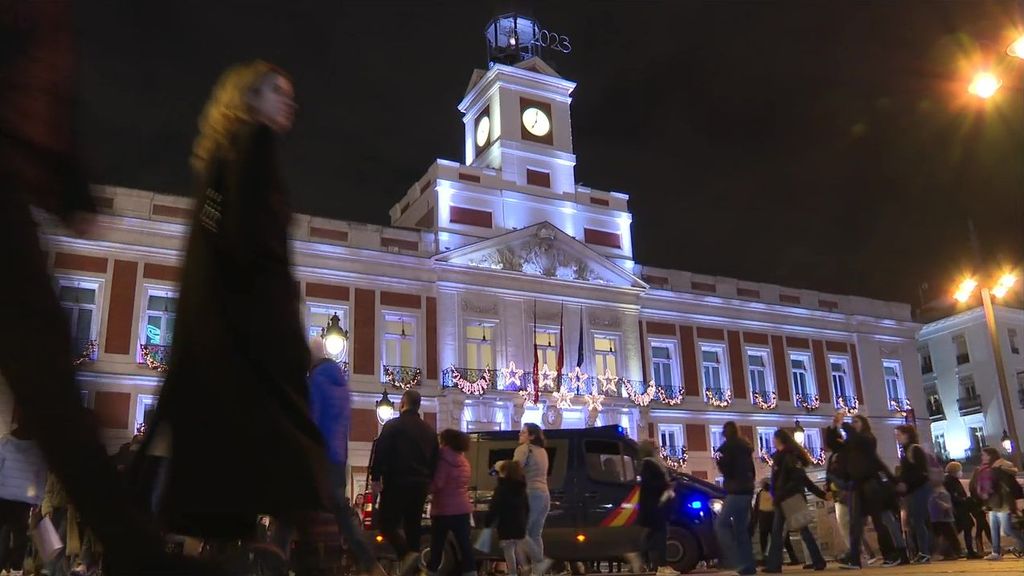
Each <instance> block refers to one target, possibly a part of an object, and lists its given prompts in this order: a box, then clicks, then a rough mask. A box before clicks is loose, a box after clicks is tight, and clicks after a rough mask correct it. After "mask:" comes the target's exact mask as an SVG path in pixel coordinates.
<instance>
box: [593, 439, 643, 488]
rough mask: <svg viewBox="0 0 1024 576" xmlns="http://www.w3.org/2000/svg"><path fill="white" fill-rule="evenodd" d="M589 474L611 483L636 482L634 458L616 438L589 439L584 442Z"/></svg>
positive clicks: (596, 478)
mask: <svg viewBox="0 0 1024 576" xmlns="http://www.w3.org/2000/svg"><path fill="white" fill-rule="evenodd" d="M583 447H584V457H585V459H586V464H587V474H588V475H589V476H590V478H591V479H592V480H596V481H598V482H607V483H609V484H632V483H634V482H636V471H635V470H634V468H633V459H632V458H631V457H630V456H628V455H626V454H624V453H623V450H622V443H620V442H616V441H615V440H587V441H586V442H584V443H583Z"/></svg>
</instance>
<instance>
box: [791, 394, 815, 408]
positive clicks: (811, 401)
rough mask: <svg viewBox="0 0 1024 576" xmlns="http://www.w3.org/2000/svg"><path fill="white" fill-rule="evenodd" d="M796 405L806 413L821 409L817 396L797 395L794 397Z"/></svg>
mask: <svg viewBox="0 0 1024 576" xmlns="http://www.w3.org/2000/svg"><path fill="white" fill-rule="evenodd" d="M796 405H797V407H799V408H803V409H804V410H806V411H808V412H813V411H815V410H817V409H818V408H820V407H821V398H819V397H818V395H817V394H813V395H809V397H805V396H804V395H803V394H799V395H797V397H796Z"/></svg>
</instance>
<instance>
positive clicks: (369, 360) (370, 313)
mask: <svg viewBox="0 0 1024 576" xmlns="http://www.w3.org/2000/svg"><path fill="white" fill-rule="evenodd" d="M376 300H377V294H376V292H374V291H373V290H368V289H365V288H356V302H355V306H354V308H355V310H354V311H353V314H352V319H353V321H354V322H353V327H354V328H355V330H354V331H355V337H354V338H353V342H352V344H353V346H352V373H353V374H364V375H371V376H372V375H373V374H376V373H377V366H376V360H375V357H376V354H375V353H374V346H375V343H376V341H377V305H376Z"/></svg>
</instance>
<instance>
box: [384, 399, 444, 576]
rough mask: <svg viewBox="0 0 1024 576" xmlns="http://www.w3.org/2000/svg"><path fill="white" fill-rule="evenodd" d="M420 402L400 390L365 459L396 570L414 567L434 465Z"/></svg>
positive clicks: (434, 449)
mask: <svg viewBox="0 0 1024 576" xmlns="http://www.w3.org/2000/svg"><path fill="white" fill-rule="evenodd" d="M421 402H422V399H421V398H420V393H419V392H417V391H415V390H407V391H406V392H405V394H403V395H402V402H401V403H400V404H399V406H398V409H399V412H400V413H399V416H398V418H395V419H394V420H391V421H390V422H388V423H387V424H385V425H384V428H383V429H382V430H381V432H380V436H379V437H378V438H377V442H376V443H375V444H374V447H373V461H372V462H371V463H370V480H371V481H372V482H373V491H374V492H375V493H377V494H380V512H379V513H380V516H379V520H380V527H381V534H383V535H384V538H385V539H386V540H387V541H388V542H390V543H391V547H392V548H394V549H395V553H396V554H397V555H398V558H400V559H401V561H402V565H401V570H400V571H401V573H408V572H409V571H410V570H412V569H414V568H415V567H416V566H417V562H418V560H419V554H418V552H419V549H420V524H421V522H422V518H423V507H424V506H425V505H426V502H427V492H428V490H429V488H430V483H431V481H433V479H434V467H435V466H436V465H437V454H438V444H437V432H436V431H435V430H434V429H433V428H431V427H430V425H429V424H427V423H426V422H424V421H423V419H422V418H420V413H419V412H420V404H421ZM400 526H401V529H399V527H400Z"/></svg>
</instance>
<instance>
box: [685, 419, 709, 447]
mask: <svg viewBox="0 0 1024 576" xmlns="http://www.w3.org/2000/svg"><path fill="white" fill-rule="evenodd" d="M707 428H708V427H707V426H705V425H703V424H687V425H686V450H687V451H689V452H708V451H709V450H708V432H707Z"/></svg>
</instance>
